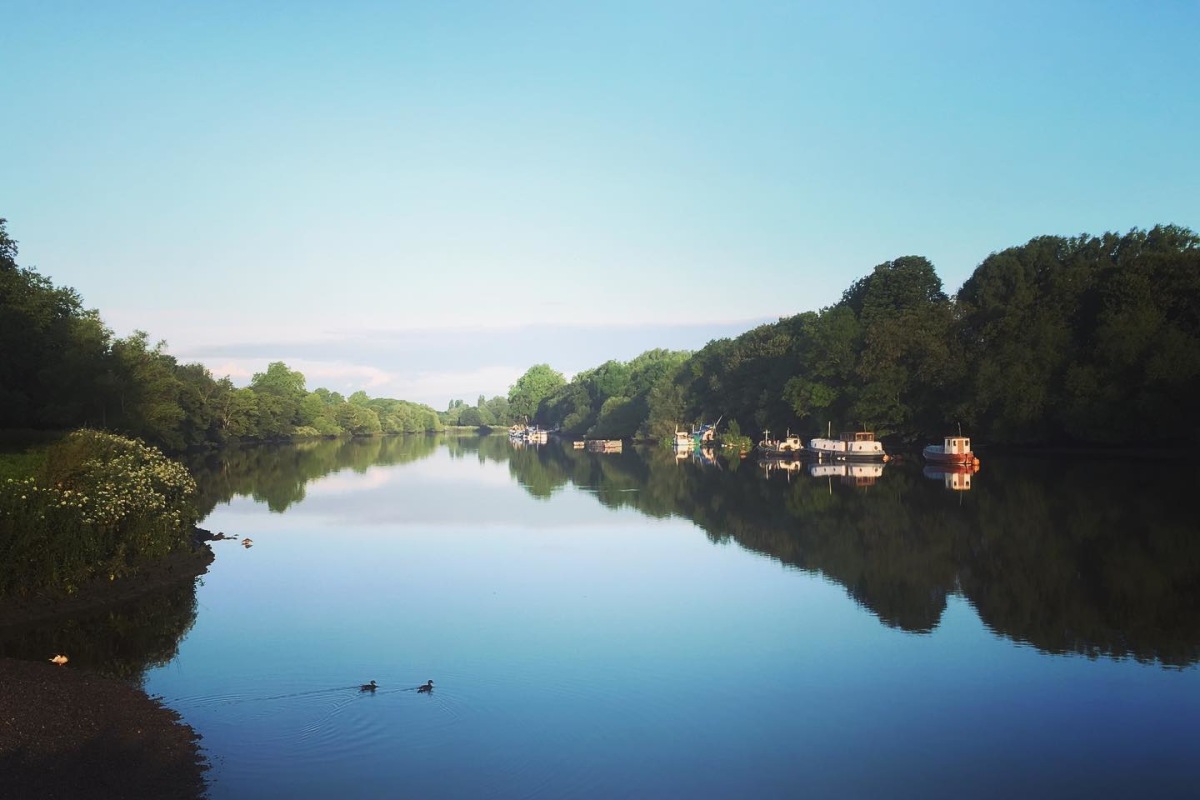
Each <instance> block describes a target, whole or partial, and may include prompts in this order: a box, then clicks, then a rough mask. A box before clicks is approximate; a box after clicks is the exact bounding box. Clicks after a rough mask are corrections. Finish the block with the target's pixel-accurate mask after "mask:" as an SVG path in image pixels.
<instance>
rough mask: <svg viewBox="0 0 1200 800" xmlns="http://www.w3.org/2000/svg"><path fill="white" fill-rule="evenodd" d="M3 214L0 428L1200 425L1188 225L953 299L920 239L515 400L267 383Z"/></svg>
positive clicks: (528, 379) (1022, 251)
mask: <svg viewBox="0 0 1200 800" xmlns="http://www.w3.org/2000/svg"><path fill="white" fill-rule="evenodd" d="M16 257H17V246H16V242H14V241H13V240H12V239H11V238H10V237H9V236H8V234H7V231H6V229H5V222H4V221H3V220H0V353H2V354H3V358H2V359H0V429H11V428H34V429H71V428H76V427H80V426H93V427H98V428H104V429H108V430H113V431H117V432H120V433H124V434H126V435H130V436H136V437H139V438H142V439H145V440H147V441H150V442H153V443H155V444H158V445H160V446H162V447H164V448H166V449H168V450H172V451H179V450H183V449H186V448H189V447H194V446H197V445H203V444H210V443H225V442H231V441H258V440H272V439H282V438H289V437H332V436H340V435H359V436H362V435H374V434H380V433H414V432H423V431H431V430H438V429H440V428H441V427H443V426H445V425H468V426H481V425H508V424H510V423H512V422H518V421H527V422H533V423H537V424H539V425H542V426H546V427H552V428H559V429H560V430H563V431H564V432H566V433H569V434H572V435H577V436H597V437H611V438H617V437H633V438H644V439H661V438H668V437H670V436H671V435H672V432H673V431H674V430H675V429H676V428H678V427H688V426H690V425H694V424H696V423H699V422H702V421H703V422H712V421H715V420H717V419H718V418H719V419H721V420H722V421H723V422H722V425H723V427H726V428H727V429H729V428H732V429H733V431H732V432H734V433H738V432H740V431H747V432H755V433H761V432H763V431H765V430H775V431H777V432H778V431H781V430H784V429H787V428H790V429H792V430H793V431H796V432H799V433H802V434H808V435H811V434H815V433H818V432H822V431H825V430H827V429H830V428H832V429H833V430H835V431H836V430H839V429H857V428H869V429H871V430H874V431H875V432H876V433H877V434H878V435H880V436H882V437H891V438H893V439H895V440H899V441H904V442H917V441H919V440H925V439H929V438H931V437H937V436H940V435H942V434H943V433H944V432H946V431H948V430H951V429H954V428H956V427H958V426H961V427H962V428H963V429H964V431H965V432H969V433H971V435H973V436H974V437H975V438H976V439H977V440H979V441H985V442H988V443H992V444H1062V443H1078V444H1130V443H1153V442H1160V441H1164V442H1178V443H1181V444H1186V443H1192V444H1194V443H1196V442H1198V441H1200V423H1197V421H1196V420H1195V418H1194V417H1192V416H1191V415H1190V414H1189V413H1188V412H1190V411H1191V409H1192V408H1194V405H1195V400H1194V398H1195V397H1197V396H1200V237H1197V235H1196V234H1195V233H1194V232H1192V231H1191V230H1188V229H1187V228H1183V227H1180V226H1176V225H1159V226H1156V227H1154V228H1153V229H1151V230H1148V231H1147V230H1139V229H1136V228H1135V229H1133V230H1131V231H1129V232H1128V233H1126V234H1116V233H1105V234H1103V235H1100V236H1092V235H1086V234H1084V235H1080V236H1074V237H1061V236H1042V237H1038V238H1035V239H1032V240H1030V241H1029V242H1028V243H1026V244H1024V245H1020V246H1017V247H1011V248H1008V249H1006V250H1003V251H1000V252H997V253H992V254H991V255H989V256H988V257H987V258H985V259H984V260H983V262H982V263H980V264H979V266H978V267H977V268H976V269H975V271H974V272H973V274H972V275H971V276H970V278H968V279H967V281H966V282H965V283H964V284H963V286H962V287H961V288H960V289H959V290H958V292H957V293H956V294H955V295H953V296H950V295H948V294H947V293H946V292H945V291H944V289H943V286H942V282H941V279H940V278H939V277H938V275H937V273H936V271H935V270H934V266H933V264H931V263H930V262H929V260H928V259H926V258H924V257H921V256H905V257H902V258H897V259H895V260H892V261H887V262H884V263H882V264H879V265H878V266H876V267H875V268H874V269H873V270H872V271H871V272H870V274H868V275H866V276H864V277H862V278H860V279H858V280H856V281H854V282H853V283H852V284H851V285H850V286H849V287H848V288H847V289H846V290H845V291H844V292H843V294H842V296H841V298H840V300H839V301H838V302H837V303H835V304H834V305H832V306H830V307H828V308H824V309H821V310H819V311H807V312H803V313H799V314H796V315H794V316H791V317H786V318H782V319H780V320H778V321H777V322H774V323H770V324H766V325H761V326H759V327H756V328H754V329H752V330H749V331H747V332H745V333H743V334H741V335H740V336H737V337H734V338H724V339H717V340H714V341H711V342H709V343H708V344H707V345H705V346H704V347H703V348H701V349H700V350H698V351H696V352H686V351H671V350H662V349H655V350H649V351H647V352H645V353H643V354H641V355H639V356H638V357H636V358H634V359H633V360H631V361H628V362H622V361H615V360H611V361H607V362H605V363H604V364H601V365H600V366H598V367H595V368H593V369H588V370H584V371H582V372H580V373H578V374H576V375H574V376H572V377H571V379H570V380H567V379H566V378H565V377H564V376H563V374H562V373H560V372H558V371H556V370H554V369H553V368H552V367H551V366H550V365H548V364H537V365H534V366H532V367H530V368H529V369H528V370H527V371H526V372H525V374H524V375H522V376H521V377H520V378H519V379H518V380H517V382H516V383H514V384H513V386H511V387H510V389H509V392H508V395H507V397H500V396H497V397H493V398H491V399H490V400H488V399H485V398H484V397H483V396H480V397H479V399H478V402H477V404H476V405H475V406H467V405H466V404H465V403H463V401H461V400H454V401H451V403H450V406H449V407H448V408H447V410H446V411H444V412H441V413H439V412H436V411H434V410H433V409H432V408H430V407H428V406H425V405H419V404H416V403H411V402H406V401H403V400H392V399H383V398H370V397H368V396H367V395H366V394H365V393H364V392H356V393H354V394H352V395H350V397H348V398H347V397H343V396H342V395H340V394H338V393H337V392H331V391H328V390H325V389H316V390H314V391H308V390H307V389H306V387H305V380H304V376H303V375H302V374H301V373H299V372H296V371H294V370H291V369H289V368H288V367H287V365H286V364H284V363H283V362H274V363H272V364H271V365H270V366H269V367H268V368H267V370H266V371H265V372H263V373H258V374H256V375H254V377H253V379H252V380H251V382H250V385H249V386H248V387H244V388H238V387H235V386H234V385H233V383H232V382H231V381H230V380H229V379H228V378H221V379H216V378H214V377H213V376H212V375H211V373H209V371H208V370H207V369H206V368H205V367H203V366H202V365H200V364H180V363H178V362H177V361H176V359H175V358H174V357H172V356H171V355H169V354H168V353H167V352H166V351H165V345H164V344H163V343H161V342H160V343H158V344H155V345H151V343H150V340H149V336H148V335H147V334H146V333H144V332H140V331H139V332H136V333H134V334H133V335H132V336H129V337H125V338H115V337H114V336H113V334H112V332H111V331H110V330H109V329H108V328H106V327H105V325H104V323H103V321H102V320H101V319H100V316H99V314H98V313H97V312H96V311H94V310H88V309H85V308H84V307H83V305H82V303H81V301H80V298H79V296H78V295H77V294H76V293H75V292H74V290H72V289H67V288H61V287H56V286H54V285H53V284H52V283H51V282H50V281H49V280H48V279H46V278H44V277H43V276H41V275H39V274H38V273H37V272H35V271H34V270H32V269H23V268H20V267H19V266H18V265H17V262H16Z"/></svg>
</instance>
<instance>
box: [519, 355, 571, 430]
mask: <svg viewBox="0 0 1200 800" xmlns="http://www.w3.org/2000/svg"><path fill="white" fill-rule="evenodd" d="M565 384H566V379H564V378H563V376H562V373H561V372H556V371H555V370H553V369H551V368H550V365H549V364H535V365H534V366H532V367H530V368H529V369H528V370H526V372H525V374H524V375H522V376H521V377H520V378H518V379H517V382H516V383H514V384H513V385H512V386H511V387H509V390H508V405H509V409H510V410H511V411H512V413H513V415H514V416H515V417H517V418H519V419H521V418H523V419H530V420H536V419H537V413H538V408H539V406H540V405H541V403H542V401H543V400H545V399H546V398H548V397H550V395H551V394H553V393H554V391H555V390H556V389H558V388H559V387H560V386H564V385H565Z"/></svg>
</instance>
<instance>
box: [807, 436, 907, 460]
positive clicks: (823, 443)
mask: <svg viewBox="0 0 1200 800" xmlns="http://www.w3.org/2000/svg"><path fill="white" fill-rule="evenodd" d="M808 452H810V453H812V454H813V455H815V456H818V457H819V458H827V459H833V460H834V461H887V460H888V454H887V453H886V452H884V449H883V443H882V442H880V441H878V440H876V439H875V434H874V433H872V432H871V431H849V432H846V433H843V434H842V435H841V436H840V437H838V438H837V439H821V438H817V439H810V440H809V442H808Z"/></svg>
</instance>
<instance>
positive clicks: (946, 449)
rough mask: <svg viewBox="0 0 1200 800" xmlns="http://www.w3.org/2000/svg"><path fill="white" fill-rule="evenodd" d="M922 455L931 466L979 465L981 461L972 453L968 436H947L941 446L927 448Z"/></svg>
mask: <svg viewBox="0 0 1200 800" xmlns="http://www.w3.org/2000/svg"><path fill="white" fill-rule="evenodd" d="M922 455H924V456H925V460H926V461H928V462H929V463H931V464H967V465H972V464H973V465H978V464H979V459H978V458H976V457H975V454H974V453H973V452H971V440H970V439H969V438H967V437H966V436H947V437H945V438H944V439H943V440H942V444H940V445H937V444H931V445H928V446H926V448H925V449H924V450H923V451H922Z"/></svg>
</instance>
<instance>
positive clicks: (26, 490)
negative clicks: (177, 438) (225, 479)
mask: <svg viewBox="0 0 1200 800" xmlns="http://www.w3.org/2000/svg"><path fill="white" fill-rule="evenodd" d="M195 496H196V483H195V481H193V480H192V477H191V475H189V474H188V472H187V470H186V469H185V468H184V467H183V466H182V465H181V464H178V463H176V462H174V461H171V460H170V459H168V458H167V457H166V456H164V455H163V454H162V453H161V452H159V451H158V450H156V449H154V448H152V447H149V446H147V445H145V444H143V443H142V442H139V441H135V440H132V439H126V438H123V437H120V436H115V435H113V434H109V433H102V432H100V431H92V430H81V431H76V432H75V433H72V434H71V435H69V436H68V437H66V438H65V439H64V440H62V441H61V442H59V443H57V444H54V445H51V446H50V447H49V448H47V450H46V452H45V459H44V462H43V463H42V465H41V466H40V468H38V469H37V470H36V471H35V472H34V474H33V475H31V476H29V477H25V478H8V479H5V480H3V481H0V596H3V595H9V594H20V595H25V594H31V593H34V592H40V591H49V592H53V593H65V594H70V593H73V592H74V591H75V590H76V589H77V588H78V587H79V586H80V585H81V584H83V583H84V582H86V581H88V580H91V579H93V578H96V577H107V578H108V579H109V580H115V579H117V578H119V577H123V576H126V575H131V574H134V573H136V572H137V571H138V569H139V568H141V567H142V566H144V565H146V564H147V563H149V562H151V561H154V560H156V559H159V558H162V557H163V556H166V555H168V554H170V553H172V552H174V551H176V550H180V549H183V548H186V547H189V546H190V539H191V531H192V529H193V527H194V526H195V524H196V521H197V511H196V507H195V504H194V498H195Z"/></svg>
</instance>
